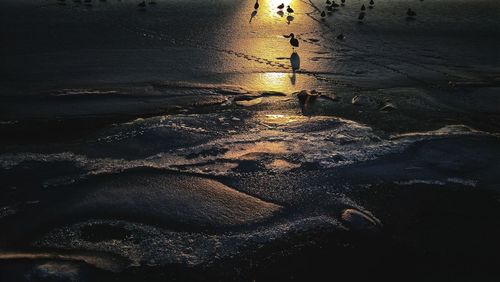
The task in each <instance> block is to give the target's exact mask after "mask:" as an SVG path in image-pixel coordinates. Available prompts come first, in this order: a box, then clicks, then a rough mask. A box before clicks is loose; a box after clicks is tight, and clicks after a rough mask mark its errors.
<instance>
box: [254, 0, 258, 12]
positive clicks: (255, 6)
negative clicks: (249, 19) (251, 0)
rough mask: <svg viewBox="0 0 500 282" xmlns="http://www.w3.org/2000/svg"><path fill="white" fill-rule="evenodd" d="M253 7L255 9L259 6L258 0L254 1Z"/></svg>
mask: <svg viewBox="0 0 500 282" xmlns="http://www.w3.org/2000/svg"><path fill="white" fill-rule="evenodd" d="M253 8H254V9H255V10H257V9H258V8H259V0H256V1H255V5H253Z"/></svg>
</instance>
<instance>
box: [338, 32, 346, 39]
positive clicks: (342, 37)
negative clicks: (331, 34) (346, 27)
mask: <svg viewBox="0 0 500 282" xmlns="http://www.w3.org/2000/svg"><path fill="white" fill-rule="evenodd" d="M344 38H345V36H344V34H343V33H341V34H339V35H337V39H338V40H344Z"/></svg>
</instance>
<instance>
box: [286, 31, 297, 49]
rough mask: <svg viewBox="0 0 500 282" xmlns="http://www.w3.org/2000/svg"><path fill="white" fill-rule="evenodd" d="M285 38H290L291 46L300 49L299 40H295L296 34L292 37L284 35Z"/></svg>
mask: <svg viewBox="0 0 500 282" xmlns="http://www.w3.org/2000/svg"><path fill="white" fill-rule="evenodd" d="M283 36H284V37H285V38H290V45H292V47H293V48H295V47H299V40H298V39H297V38H295V34H293V33H290V35H283Z"/></svg>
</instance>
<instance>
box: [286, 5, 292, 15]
mask: <svg viewBox="0 0 500 282" xmlns="http://www.w3.org/2000/svg"><path fill="white" fill-rule="evenodd" d="M286 11H287V12H288V13H289V14H292V13H293V9H292V8H291V7H290V5H288V6H286Z"/></svg>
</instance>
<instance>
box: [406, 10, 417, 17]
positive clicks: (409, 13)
mask: <svg viewBox="0 0 500 282" xmlns="http://www.w3.org/2000/svg"><path fill="white" fill-rule="evenodd" d="M406 14H407V15H408V17H414V16H416V15H417V13H415V11H413V10H412V9H411V8H408V11H406Z"/></svg>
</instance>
